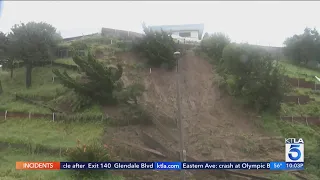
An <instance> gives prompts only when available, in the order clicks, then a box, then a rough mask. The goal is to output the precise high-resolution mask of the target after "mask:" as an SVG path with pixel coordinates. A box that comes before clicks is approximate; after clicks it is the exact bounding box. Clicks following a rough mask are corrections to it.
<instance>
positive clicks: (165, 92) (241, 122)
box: [0, 43, 319, 180]
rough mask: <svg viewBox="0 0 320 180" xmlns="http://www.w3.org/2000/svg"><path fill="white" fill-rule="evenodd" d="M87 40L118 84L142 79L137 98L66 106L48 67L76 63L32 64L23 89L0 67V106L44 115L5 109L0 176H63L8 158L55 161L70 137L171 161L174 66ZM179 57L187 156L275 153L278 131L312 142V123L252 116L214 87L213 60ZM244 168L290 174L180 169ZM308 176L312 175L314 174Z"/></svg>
mask: <svg viewBox="0 0 320 180" xmlns="http://www.w3.org/2000/svg"><path fill="white" fill-rule="evenodd" d="M95 45H96V46H97V47H99V48H100V49H102V51H103V54H104V55H103V56H101V57H99V61H101V62H106V63H107V61H109V62H111V63H112V64H116V63H118V62H121V63H123V64H124V75H123V77H122V79H123V81H124V83H125V85H129V84H132V83H134V82H141V83H143V84H144V85H145V87H146V91H145V92H144V94H143V96H142V97H141V99H139V106H137V107H131V108H128V107H122V106H118V107H111V108H110V107H108V106H105V107H100V106H99V105H94V106H92V107H88V108H86V109H82V110H81V111H78V112H73V111H72V110H71V107H70V101H71V100H72V98H73V94H72V92H71V91H70V90H68V89H66V88H64V87H63V86H62V85H61V84H60V83H59V80H58V79H57V80H55V81H52V76H53V74H52V69H53V68H57V69H60V70H66V71H68V73H69V74H71V76H72V77H78V75H79V73H78V72H77V71H75V70H72V69H69V68H67V67H63V66H61V65H59V66H57V64H56V65H53V66H50V65H47V66H43V67H35V68H34V70H33V73H32V76H33V85H32V87H31V88H30V89H25V87H24V68H23V67H22V68H16V69H14V76H13V78H12V79H11V78H10V73H9V72H7V71H0V79H1V81H2V86H3V90H4V93H3V94H1V95H0V111H1V112H0V114H1V113H2V112H5V111H8V112H9V113H10V112H20V113H26V114H28V113H29V112H31V114H32V113H34V114H35V113H42V114H47V115H49V116H48V117H47V118H37V117H32V115H31V117H30V118H28V117H27V116H26V117H24V118H21V117H12V116H11V117H8V119H6V120H1V124H0V129H1V139H0V141H1V143H2V147H1V148H0V152H1V154H3V155H4V156H3V157H4V162H6V163H5V164H4V165H1V166H0V174H1V176H0V179H1V178H4V179H10V178H11V179H19V178H20V179H30V180H31V179H46V178H48V177H50V178H51V179H59V177H63V178H64V179H69V178H70V176H69V175H68V174H67V173H64V172H59V174H58V173H56V172H50V173H46V172H37V173H35V174H32V173H33V172H18V173H17V172H15V171H14V167H13V166H12V162H14V161H18V160H29V161H36V160H42V159H43V160H44V161H45V160H51V159H54V160H56V161H57V160H61V161H63V160H64V159H65V157H64V153H63V152H64V151H65V150H67V149H68V148H72V147H74V146H76V141H77V140H80V141H81V142H83V143H90V142H91V141H93V140H95V139H98V140H99V141H102V142H103V143H104V144H106V145H107V147H108V150H109V151H110V154H111V156H112V157H113V158H114V160H115V161H118V160H119V161H120V160H122V161H179V156H178V154H177V153H176V152H177V151H179V138H178V137H179V130H178V128H177V125H176V114H177V112H176V111H177V108H176V104H177V102H176V79H175V77H176V73H175V72H172V71H167V70H164V69H161V68H152V69H151V71H150V69H149V68H147V67H146V66H144V65H143V64H144V61H145V58H143V57H142V56H140V55H138V54H136V53H133V52H130V51H129V52H128V51H127V50H123V49H120V48H117V49H116V48H114V47H113V46H111V45H110V46H109V45H105V44H102V45H101V44H100V45H99V44H98V43H96V44H95ZM115 49H116V50H115ZM180 62H181V66H180V68H181V69H180V70H181V76H180V79H179V82H180V87H181V96H182V97H181V104H182V107H181V111H182V119H183V121H184V125H185V127H184V131H185V135H186V136H185V146H186V151H187V156H188V157H187V160H188V161H194V160H201V161H283V159H284V143H283V139H284V137H302V138H304V139H305V141H308V142H312V143H313V144H314V143H315V142H317V137H319V131H317V129H316V128H313V127H309V126H305V125H303V124H302V125H301V124H293V123H287V122H285V121H279V119H278V117H276V116H275V115H270V114H266V115H263V116H258V115H257V114H255V113H251V110H249V109H246V108H244V107H243V106H242V105H241V104H240V103H238V102H237V101H236V100H235V99H234V98H232V97H231V96H229V95H228V94H226V93H224V91H222V90H221V89H219V87H218V86H219V84H218V82H217V74H216V73H215V67H214V66H213V65H212V64H210V63H209V61H208V60H207V59H206V58H204V57H202V56H196V55H195V54H194V53H193V51H191V50H189V51H186V53H185V54H184V55H183V57H182V59H181V61H180ZM55 63H58V64H59V63H60V64H67V65H73V66H74V65H75V64H74V63H73V61H71V59H70V58H60V59H57V60H55ZM288 67H289V66H288ZM291 70H292V68H291ZM293 71H294V70H293ZM288 73H289V71H288ZM291 74H293V73H291ZM311 75H313V73H311ZM17 95H18V97H22V98H26V99H29V100H32V101H35V102H37V103H38V105H35V104H31V103H30V102H26V101H24V100H23V99H19V98H17ZM43 105H46V106H43ZM47 107H51V108H54V109H56V110H58V111H61V112H63V116H62V115H61V117H60V119H59V118H58V116H57V119H53V118H52V116H53V115H52V110H50V109H49V108H47ZM136 111H137V112H136ZM249 112H250V113H249ZM132 113H133V114H132ZM134 113H136V114H134ZM2 117H4V116H2V114H1V118H2ZM3 119H4V118H3ZM10 144H11V146H10ZM41 148H42V149H41ZM52 149H53V150H52ZM306 151H307V152H308V153H310V154H312V155H313V153H314V152H315V151H316V145H308V146H306ZM52 152H54V153H52ZM307 158H309V159H310V158H312V156H311V155H310V157H307ZM310 164H311V165H310V167H309V169H307V173H308V174H316V171H317V170H316V168H317V167H316V166H315V165H314V164H315V163H313V164H312V163H310ZM307 173H300V174H307ZM113 174H115V175H116V177H110V180H111V179H118V178H119V179H121V178H122V176H124V178H125V179H145V180H149V179H159V180H160V179H163V180H165V179H179V178H180V177H179V174H180V173H179V172H167V171H166V172H153V171H146V172H143V171H139V172H137V171H126V172H113ZM60 175H61V176H60ZM118 175H120V177H119V176H118ZM244 175H247V176H250V175H255V178H256V179H258V177H257V176H259V177H265V179H279V180H289V179H298V178H297V176H295V175H294V173H289V172H288V173H277V172H274V173H273V172H263V171H261V172H260V171H250V172H240V173H238V174H237V173H232V172H224V171H219V172H215V171H213V173H210V172H202V171H198V172H194V171H190V172H188V174H187V176H188V179H199V180H201V179H208V180H209V179H210V180H211V179H221V180H222V179H234V180H236V179H244V177H243V176H244ZM58 176H59V177H58ZM308 178H309V179H316V178H315V177H314V176H310V177H308ZM70 179H71V178H70ZM260 179H261V178H260Z"/></svg>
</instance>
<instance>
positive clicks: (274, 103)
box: [219, 43, 289, 111]
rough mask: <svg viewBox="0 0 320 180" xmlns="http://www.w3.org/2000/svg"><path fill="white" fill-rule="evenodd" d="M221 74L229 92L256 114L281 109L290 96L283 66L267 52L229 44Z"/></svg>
mask: <svg viewBox="0 0 320 180" xmlns="http://www.w3.org/2000/svg"><path fill="white" fill-rule="evenodd" d="M219 66H221V67H220V69H221V71H220V74H222V76H223V77H224V79H225V80H226V82H227V85H228V86H227V87H228V88H229V92H230V93H231V94H232V95H234V96H238V97H242V98H243V99H245V100H246V101H247V104H248V105H249V106H252V107H254V108H256V109H257V110H259V111H261V110H266V109H270V110H275V111H278V110H279V109H280V103H281V101H282V99H283V97H284V95H285V93H286V92H288V90H289V89H288V87H289V86H288V84H287V82H286V81H285V77H284V75H283V72H284V70H283V69H282V67H281V65H279V64H278V63H277V62H276V61H273V59H272V57H271V56H270V54H268V53H267V52H266V51H265V50H264V49H262V48H259V47H255V46H252V45H249V44H235V43H232V44H229V45H228V46H226V47H225V48H224V50H223V54H222V59H221V63H220V64H219Z"/></svg>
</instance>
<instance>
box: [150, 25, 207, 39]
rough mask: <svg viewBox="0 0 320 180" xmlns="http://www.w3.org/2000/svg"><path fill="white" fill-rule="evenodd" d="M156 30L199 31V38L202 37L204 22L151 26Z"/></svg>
mask: <svg viewBox="0 0 320 180" xmlns="http://www.w3.org/2000/svg"><path fill="white" fill-rule="evenodd" d="M149 28H151V29H152V30H154V31H161V29H162V30H163V31H199V39H201V38H202V34H203V29H204V24H183V25H163V26H149Z"/></svg>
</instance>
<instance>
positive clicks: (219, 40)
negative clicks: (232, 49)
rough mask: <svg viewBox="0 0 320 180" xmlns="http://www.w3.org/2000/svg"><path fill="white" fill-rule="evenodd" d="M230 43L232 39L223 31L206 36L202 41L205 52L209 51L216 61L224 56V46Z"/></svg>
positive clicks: (201, 44) (201, 45)
mask: <svg viewBox="0 0 320 180" xmlns="http://www.w3.org/2000/svg"><path fill="white" fill-rule="evenodd" d="M228 44H230V39H229V37H228V36H226V35H225V34H223V33H215V34H213V35H211V36H208V35H207V36H206V37H205V38H203V40H202V41H201V43H200V47H201V49H202V51H203V52H205V53H207V54H208V55H209V56H210V57H211V58H213V59H214V60H215V61H216V62H219V61H220V59H221V57H222V52H223V48H224V47H226V46H227V45H228Z"/></svg>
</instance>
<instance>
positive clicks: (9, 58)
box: [0, 32, 14, 78]
mask: <svg viewBox="0 0 320 180" xmlns="http://www.w3.org/2000/svg"><path fill="white" fill-rule="evenodd" d="M13 61H14V49H13V47H12V46H11V44H10V42H9V38H8V36H7V35H6V34H4V33H3V32H0V64H2V65H3V66H4V68H9V69H10V76H11V78H12V76H13Z"/></svg>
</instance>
